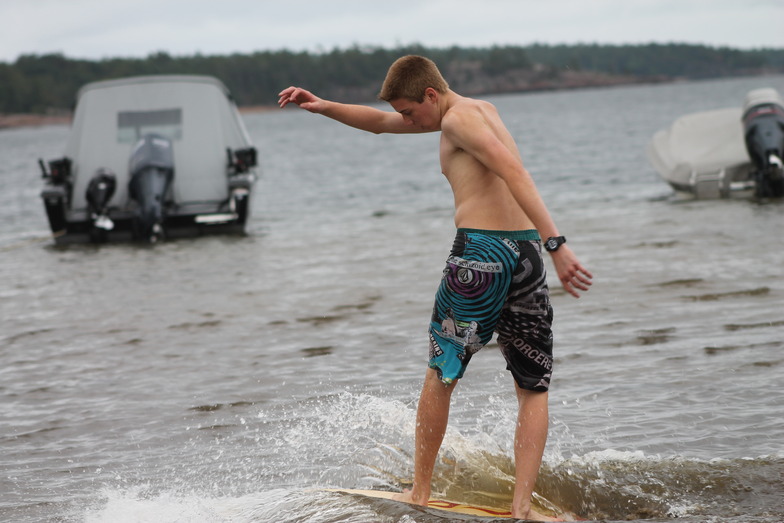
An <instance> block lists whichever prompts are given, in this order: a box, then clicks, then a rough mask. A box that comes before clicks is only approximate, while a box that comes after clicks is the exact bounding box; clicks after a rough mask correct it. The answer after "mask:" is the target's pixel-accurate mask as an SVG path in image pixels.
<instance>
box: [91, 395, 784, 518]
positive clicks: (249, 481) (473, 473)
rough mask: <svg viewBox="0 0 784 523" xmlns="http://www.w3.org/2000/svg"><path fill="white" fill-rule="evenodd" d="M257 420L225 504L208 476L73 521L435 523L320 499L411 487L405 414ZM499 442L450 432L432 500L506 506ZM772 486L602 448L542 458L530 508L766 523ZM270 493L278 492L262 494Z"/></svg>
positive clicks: (780, 490) (695, 462)
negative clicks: (263, 432)
mask: <svg viewBox="0 0 784 523" xmlns="http://www.w3.org/2000/svg"><path fill="white" fill-rule="evenodd" d="M258 416H259V421H260V422H261V423H262V424H266V423H271V424H275V425H276V426H277V428H276V438H275V443H272V442H271V441H269V440H267V441H259V440H258V439H256V440H245V441H231V442H224V444H225V443H230V445H232V446H234V445H246V446H247V445H252V444H256V445H267V446H270V447H271V448H270V449H269V453H268V454H267V455H266V457H264V458H259V460H258V461H253V462H249V463H246V464H245V465H244V466H245V467H246V468H245V471H244V472H245V474H244V475H242V476H243V477H244V479H243V478H241V475H239V474H237V475H236V477H234V478H233V479H232V481H233V482H234V484H233V485H232V488H231V489H230V490H231V491H232V493H230V494H228V495H226V494H225V493H224V494H223V495H221V494H215V495H211V493H220V492H222V491H221V488H220V486H218V487H216V486H215V484H216V483H220V481H221V480H220V479H218V478H216V477H214V476H213V477H211V478H210V480H209V481H205V482H204V483H199V482H194V481H192V480H193V479H194V477H193V476H191V478H190V480H188V481H185V482H182V481H180V482H177V481H171V482H169V483H168V484H169V485H170V487H167V486H166V481H162V484H159V485H157V486H156V487H155V488H120V489H105V490H104V491H103V492H102V496H101V498H102V500H101V502H100V503H97V504H96V505H95V506H93V507H91V508H90V509H89V510H88V511H87V512H86V514H85V513H82V517H81V518H80V519H83V520H86V521H88V522H93V521H95V522H97V521H117V522H120V523H123V522H135V521H150V520H155V521H163V522H166V521H204V522H225V521H231V522H234V523H237V522H251V521H253V522H258V521H275V522H278V523H285V522H290V523H304V522H331V521H341V522H366V521H390V522H391V521H395V522H399V521H402V522H409V523H412V522H417V523H423V522H429V521H444V520H443V519H441V518H440V517H439V516H438V515H437V514H432V513H430V512H427V511H424V512H423V511H422V509H421V508H416V507H410V506H407V505H402V504H399V503H394V502H390V501H384V500H370V499H364V498H356V497H351V496H341V495H338V494H335V493H329V492H325V491H324V490H323V489H324V488H329V487H337V488H377V489H383V490H401V489H402V488H405V487H407V486H409V485H410V477H411V474H412V449H413V439H412V438H413V430H414V424H415V420H414V408H413V407H412V406H410V405H405V404H403V403H400V402H397V401H393V400H388V399H385V398H379V397H376V396H372V395H368V394H352V393H344V394H340V395H336V396H332V397H327V398H325V397H320V398H317V399H312V400H305V401H303V402H302V403H301V404H300V406H299V408H296V409H294V410H291V408H290V407H288V408H285V409H284V408H281V409H280V410H275V409H265V410H263V411H261V412H259V414H258ZM502 439H506V438H505V437H504V438H502ZM497 440H499V438H498V435H496V434H489V433H487V432H479V433H474V434H468V435H467V434H463V433H461V432H459V431H457V430H452V429H450V430H449V431H448V433H447V437H446V438H445V441H444V446H443V448H442V452H441V453H440V455H439V460H438V463H437V465H436V470H435V475H434V478H433V491H434V494H435V495H438V496H439V497H443V498H445V499H454V500H459V501H463V502H470V503H475V504H482V505H489V506H492V507H497V508H505V507H508V506H509V504H510V502H511V496H512V490H513V488H514V464H513V460H512V458H511V455H510V453H509V452H508V451H507V450H505V449H504V448H502V447H501V446H499V445H498V444H497V443H496V441H497ZM251 470H252V471H253V472H252V473H251V472H249V471H251ZM782 476H784V455H775V456H761V457H754V458H738V459H713V460H704V459H692V458H685V457H681V456H672V457H668V456H660V455H653V456H650V455H645V454H644V453H643V452H641V451H636V452H627V451H617V450H612V449H607V450H602V451H595V452H587V453H584V454H582V455H577V456H572V457H569V458H559V457H557V456H553V455H552V454H548V455H547V456H546V461H545V463H544V465H543V466H542V470H541V474H540V477H539V481H538V482H537V488H536V499H535V503H536V504H537V505H538V506H539V508H540V509H543V510H544V511H552V512H557V511H559V510H568V511H571V512H574V513H576V514H579V515H581V516H582V517H585V518H590V519H594V520H596V519H600V520H624V521H650V520H669V519H672V518H678V520H679V521H689V522H692V521H694V522H696V521H716V522H718V521H722V522H723V521H730V522H733V521H737V522H738V523H740V522H741V521H743V522H746V521H757V522H765V523H768V522H769V523H772V522H776V521H780V520H782V519H784V508H782V506H781V499H782V498H784V486H782V483H781V477H782ZM170 479H172V480H174V479H177V478H170ZM179 479H182V478H179ZM224 479H225V480H228V479H229V478H227V477H224ZM243 482H244V484H243V485H240V483H243ZM276 483H277V484H278V485H279V486H275V487H274V488H272V485H275V484H276ZM174 484H177V487H176V488H174V487H172V486H171V485H174ZM224 486H225V485H224ZM189 488H190V489H191V490H189ZM224 490H225V489H224Z"/></svg>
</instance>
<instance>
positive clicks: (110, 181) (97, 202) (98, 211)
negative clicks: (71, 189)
mask: <svg viewBox="0 0 784 523" xmlns="http://www.w3.org/2000/svg"><path fill="white" fill-rule="evenodd" d="M116 188H117V177H116V176H115V175H114V173H113V172H111V171H109V170H107V169H98V171H96V173H95V176H93V177H92V179H91V180H90V183H89V184H88V185H87V192H86V194H85V198H86V199H87V208H88V210H89V211H90V218H91V219H92V220H93V229H94V230H93V233H94V234H93V236H94V239H97V240H101V239H104V237H105V235H106V233H107V232H108V231H111V230H112V229H114V222H113V221H112V219H111V218H109V201H110V200H111V199H112V196H114V191H115V189H116Z"/></svg>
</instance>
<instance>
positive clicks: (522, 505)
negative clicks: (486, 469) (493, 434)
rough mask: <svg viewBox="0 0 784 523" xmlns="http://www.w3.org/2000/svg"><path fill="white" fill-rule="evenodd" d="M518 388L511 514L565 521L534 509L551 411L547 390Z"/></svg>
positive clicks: (524, 517)
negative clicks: (537, 481) (532, 502)
mask: <svg viewBox="0 0 784 523" xmlns="http://www.w3.org/2000/svg"><path fill="white" fill-rule="evenodd" d="M515 389H516V390H517V402H518V407H519V410H518V413H517V428H516V430H515V445H514V454H515V491H514V498H513V500H512V516H513V517H516V518H521V519H531V520H536V521H563V520H561V519H554V518H551V517H549V516H545V515H544V514H540V513H538V512H536V511H535V510H533V509H532V508H531V496H532V494H533V492H534V485H535V484H536V477H537V476H538V475H539V466H540V465H541V464H542V454H543V453H544V446H545V443H546V442H547V429H548V424H549V412H548V407H547V399H548V397H547V392H533V391H529V390H524V389H521V388H520V387H518V386H517V384H516V383H515Z"/></svg>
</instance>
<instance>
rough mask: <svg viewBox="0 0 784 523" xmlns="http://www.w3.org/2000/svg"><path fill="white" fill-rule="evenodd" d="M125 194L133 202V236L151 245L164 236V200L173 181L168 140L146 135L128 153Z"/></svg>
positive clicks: (155, 135)
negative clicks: (134, 209)
mask: <svg viewBox="0 0 784 523" xmlns="http://www.w3.org/2000/svg"><path fill="white" fill-rule="evenodd" d="M128 171H129V174H130V181H129V182H128V193H129V195H130V197H131V198H132V199H133V200H135V201H136V203H137V210H136V216H135V218H134V227H133V229H134V236H135V237H137V238H139V239H143V240H146V241H149V242H151V243H154V242H156V241H158V240H159V239H160V238H161V237H162V236H163V233H164V229H163V226H164V220H165V218H166V216H165V212H166V198H167V195H168V192H169V188H170V187H171V183H172V180H173V179H174V153H173V151H172V143H171V140H169V139H168V138H165V137H163V136H160V135H157V134H146V135H144V136H143V137H142V138H141V140H139V142H138V143H137V144H136V146H135V147H134V149H133V151H132V152H131V159H130V162H129V166H128Z"/></svg>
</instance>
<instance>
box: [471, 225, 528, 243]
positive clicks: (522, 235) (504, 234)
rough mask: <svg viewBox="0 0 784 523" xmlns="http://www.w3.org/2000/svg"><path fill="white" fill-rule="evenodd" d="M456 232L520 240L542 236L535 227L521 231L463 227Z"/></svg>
mask: <svg viewBox="0 0 784 523" xmlns="http://www.w3.org/2000/svg"><path fill="white" fill-rule="evenodd" d="M457 232H458V233H461V232H463V233H466V234H468V233H477V234H484V235H486V236H495V237H496V238H507V239H509V240H516V241H517V240H520V241H541V240H542V238H541V237H540V236H539V231H537V230H536V229H524V230H522V231H492V230H487V229H465V228H462V227H461V228H459V229H458V230H457Z"/></svg>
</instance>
